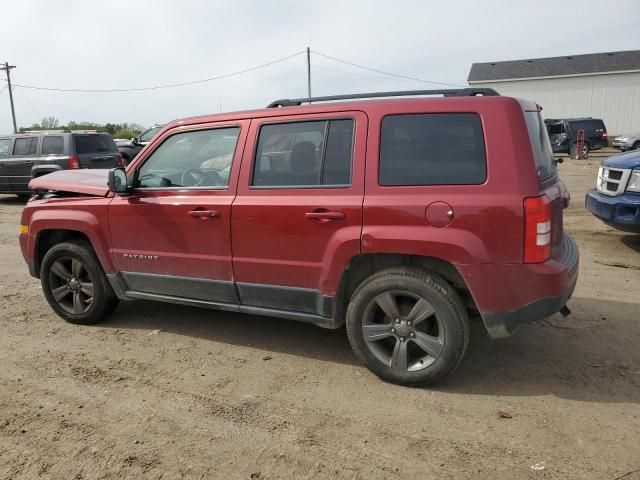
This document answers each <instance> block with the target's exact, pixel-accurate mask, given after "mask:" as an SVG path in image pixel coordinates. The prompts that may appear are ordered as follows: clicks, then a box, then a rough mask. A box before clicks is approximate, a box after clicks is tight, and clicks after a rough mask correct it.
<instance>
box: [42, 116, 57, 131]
mask: <svg viewBox="0 0 640 480" xmlns="http://www.w3.org/2000/svg"><path fill="white" fill-rule="evenodd" d="M59 126H60V122H59V121H58V119H57V118H56V117H44V118H43V119H42V121H41V122H40V127H41V128H42V129H43V130H55V129H56V128H58V127H59Z"/></svg>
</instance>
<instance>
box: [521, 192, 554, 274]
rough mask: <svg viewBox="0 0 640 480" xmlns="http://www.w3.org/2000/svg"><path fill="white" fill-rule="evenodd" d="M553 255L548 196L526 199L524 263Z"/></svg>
mask: <svg viewBox="0 0 640 480" xmlns="http://www.w3.org/2000/svg"><path fill="white" fill-rule="evenodd" d="M550 256H551V203H550V201H549V199H548V198H547V197H546V196H544V195H543V196H541V197H529V198H525V199H524V263H542V262H544V261H546V260H548V259H549V257H550Z"/></svg>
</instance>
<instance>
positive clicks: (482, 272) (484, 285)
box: [459, 233, 580, 338]
mask: <svg viewBox="0 0 640 480" xmlns="http://www.w3.org/2000/svg"><path fill="white" fill-rule="evenodd" d="M579 257H580V254H579V251H578V245H577V244H576V242H575V240H574V239H573V238H572V237H571V236H570V235H568V234H567V233H565V234H564V236H563V238H562V244H561V247H560V249H559V253H558V255H557V256H556V258H553V259H550V260H547V261H546V262H544V263H534V264H509V265H477V266H473V267H471V266H465V267H464V268H460V270H461V272H462V273H463V276H464V278H465V280H466V281H467V285H468V286H469V289H470V291H471V295H472V296H473V298H474V301H475V303H476V306H477V307H478V310H479V311H480V315H481V316H482V320H483V321H484V325H485V327H486V329H487V332H488V333H489V336H490V337H491V338H503V337H508V336H509V335H511V334H513V333H514V332H515V331H516V330H517V328H518V327H519V326H520V325H523V324H525V323H530V322H532V321H535V320H540V319H542V318H545V317H548V316H549V315H553V314H554V313H557V312H558V311H559V310H560V309H561V308H562V307H564V306H565V305H566V303H567V301H568V300H569V298H571V295H572V294H573V290H574V289H575V286H576V283H577V281H578V265H579ZM459 267H460V266H459ZM467 267H471V268H467Z"/></svg>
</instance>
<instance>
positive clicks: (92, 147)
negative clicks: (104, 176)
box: [73, 133, 118, 154]
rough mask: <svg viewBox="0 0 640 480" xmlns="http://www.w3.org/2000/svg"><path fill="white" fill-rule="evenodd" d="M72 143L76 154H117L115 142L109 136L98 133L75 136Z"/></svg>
mask: <svg viewBox="0 0 640 480" xmlns="http://www.w3.org/2000/svg"><path fill="white" fill-rule="evenodd" d="M73 142H74V144H75V147H76V153H78V154H82V153H101V152H114V153H117V152H118V147H117V146H116V142H114V141H113V138H112V137H111V135H101V134H99V133H88V134H75V135H74V136H73Z"/></svg>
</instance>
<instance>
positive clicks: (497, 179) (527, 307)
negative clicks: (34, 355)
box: [20, 89, 578, 385]
mask: <svg viewBox="0 0 640 480" xmlns="http://www.w3.org/2000/svg"><path fill="white" fill-rule="evenodd" d="M436 95H442V96H436ZM403 96H405V97H408V98H398V97H403ZM427 96H430V97H427ZM376 97H383V98H376ZM425 97H426V98H425ZM308 100H312V101H313V103H311V104H308V105H303V103H305V102H307V101H308ZM345 100H346V101H345ZM540 110H541V108H540V107H539V106H538V105H536V104H535V103H532V102H528V101H524V100H519V99H514V98H508V97H502V96H499V95H498V94H497V93H496V92H495V91H493V90H489V89H461V90H428V91H409V92H381V93H374V94H360V95H343V96H335V97H318V98H312V99H306V98H303V99H294V100H279V101H276V102H273V103H272V104H271V105H269V107H268V108H266V109H262V110H254V111H245V112H239V113H226V114H218V115H210V116H202V117H194V118H188V119H184V120H177V121H174V122H172V123H170V124H168V125H166V126H165V127H164V128H163V129H162V130H161V131H160V132H159V133H158V134H157V135H156V136H155V137H154V138H153V140H152V141H151V142H150V143H149V144H148V145H147V146H145V147H144V149H143V150H142V151H141V152H140V153H139V154H138V155H137V156H136V158H135V159H134V160H133V162H132V163H131V164H130V165H128V166H127V168H126V170H125V169H122V168H120V169H118V168H116V169H111V170H106V169H105V170H76V171H60V172H55V173H51V174H48V175H45V176H42V177H38V178H35V179H33V180H31V182H30V184H29V187H30V189H31V190H33V191H34V192H35V195H34V197H33V198H32V199H31V200H30V201H29V202H28V204H27V206H26V207H25V209H24V212H23V214H22V221H21V227H20V230H21V233H20V246H21V249H22V253H23V255H24V258H25V260H26V262H27V265H28V267H29V271H30V273H31V275H33V276H34V277H38V278H40V280H41V283H42V289H43V292H44V295H45V296H46V298H47V300H48V302H49V303H50V305H51V308H52V309H53V310H54V311H55V312H56V313H57V314H58V315H59V316H61V317H62V318H63V319H65V320H66V321H68V322H71V323H76V324H91V323H94V322H97V321H99V320H100V319H102V318H104V317H105V316H107V315H109V314H110V313H111V312H112V311H113V310H114V309H115V308H116V306H117V304H118V302H119V301H120V300H136V299H145V300H157V301H162V302H171V303H178V304H183V305H192V306H200V307H208V308H212V309H217V310H226V311H230V312H242V313H252V314H259V315H269V316H272V317H279V318H284V319H292V320H299V321H303V322H310V323H313V324H316V325H319V326H321V327H325V328H333V329H335V328H339V327H341V326H342V325H343V324H345V325H346V333H347V335H348V338H349V341H350V344H351V346H352V347H353V350H354V352H355V354H356V356H357V357H358V358H359V359H360V360H362V361H363V362H364V363H365V364H366V365H367V366H368V368H369V369H370V370H371V371H372V372H374V373H375V374H376V375H378V376H379V377H380V378H382V379H383V380H386V381H389V382H394V383H399V384H404V385H425V384H428V383H432V382H434V381H436V380H437V379H439V378H442V377H443V376H444V375H447V374H448V373H450V372H451V371H452V370H453V369H454V368H455V367H456V366H457V365H458V364H459V363H460V361H461V360H462V358H463V356H464V353H465V350H466V348H467V344H468V341H469V318H470V317H471V318H480V319H481V321H482V322H483V323H484V326H485V327H486V330H487V332H488V334H489V335H490V336H491V337H493V338H500V337H504V336H507V335H510V334H511V333H513V332H514V331H515V330H516V328H517V327H518V326H519V325H521V324H523V323H526V322H530V321H533V320H536V319H541V318H544V317H546V316H548V315H551V314H554V313H556V312H558V311H561V312H563V313H566V312H567V311H568V309H567V308H566V302H567V300H568V299H569V298H570V296H571V294H572V293H573V289H574V287H575V284H576V281H577V275H578V249H577V246H576V244H575V242H574V240H573V239H572V238H571V237H570V236H569V235H568V234H567V233H564V232H563V226H562V211H563V209H564V208H565V207H566V206H567V205H568V203H569V195H568V193H567V190H566V188H565V186H564V184H563V183H562V181H561V180H560V179H559V178H558V175H557V173H556V164H555V163H556V162H555V161H554V158H553V153H552V150H551V145H550V142H549V138H548V136H547V130H546V129H545V125H544V123H543V121H542V118H541V116H540Z"/></svg>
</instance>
